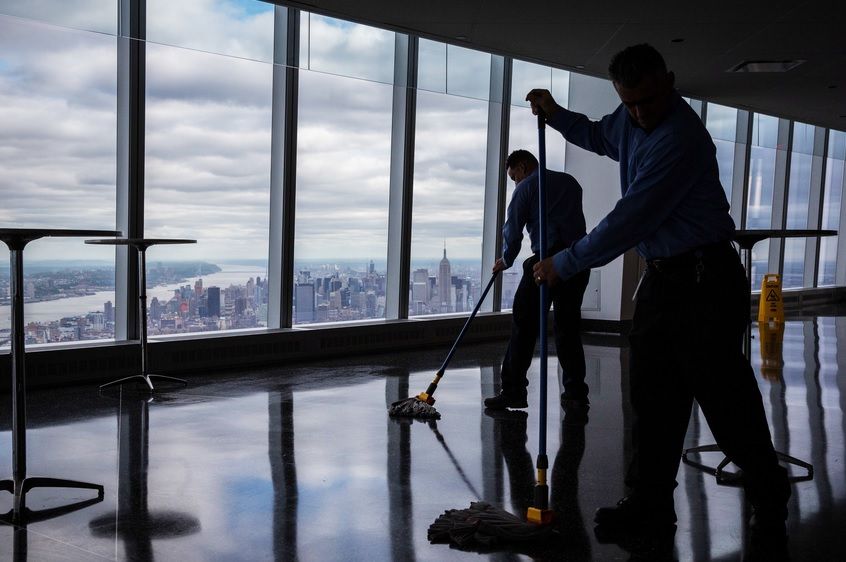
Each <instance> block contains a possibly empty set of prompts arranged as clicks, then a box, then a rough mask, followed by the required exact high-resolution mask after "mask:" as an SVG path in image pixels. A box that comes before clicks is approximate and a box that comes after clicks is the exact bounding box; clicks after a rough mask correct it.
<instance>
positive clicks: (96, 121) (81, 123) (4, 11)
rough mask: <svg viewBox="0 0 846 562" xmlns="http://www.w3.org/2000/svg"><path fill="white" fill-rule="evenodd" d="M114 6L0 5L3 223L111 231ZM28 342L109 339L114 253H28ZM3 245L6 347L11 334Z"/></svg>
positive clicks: (0, 311)
mask: <svg viewBox="0 0 846 562" xmlns="http://www.w3.org/2000/svg"><path fill="white" fill-rule="evenodd" d="M115 14H116V6H115V2H114V1H110V0H103V1H100V2H96V1H89V2H38V3H35V2H4V3H2V4H0V123H2V125H0V201H2V204H0V225H2V227H5V228H15V227H17V228H74V229H104V230H114V228H115V200H116V189H115V174H116V156H115V155H116V144H115V143H116V135H115V130H116V122H117V76H116V67H117V39H116V37H115V34H116V31H117V29H116V15H115ZM24 255H25V260H24V287H23V289H24V299H25V306H24V310H25V315H24V317H25V323H26V341H27V343H28V344H32V343H50V342H63V341H76V340H91V339H106V338H112V337H114V303H115V297H114V288H115V274H114V264H115V261H114V255H115V254H114V249H112V248H106V247H99V248H98V247H94V246H90V245H85V244H84V242H83V239H80V238H65V239H62V238H54V239H49V238H45V239H41V240H38V241H35V242H32V243H30V244H29V245H28V246H27V248H26V251H25V253H24ZM9 289H10V287H9V252H8V251H7V249H6V246H5V245H0V346H6V345H8V341H9V328H10V321H11V320H10V306H9V305H10V300H9Z"/></svg>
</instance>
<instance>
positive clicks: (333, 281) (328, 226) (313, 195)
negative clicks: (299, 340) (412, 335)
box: [294, 55, 393, 324]
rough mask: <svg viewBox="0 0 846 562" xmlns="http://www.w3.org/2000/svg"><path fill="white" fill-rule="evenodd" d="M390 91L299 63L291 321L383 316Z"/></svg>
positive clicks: (385, 62) (388, 64)
mask: <svg viewBox="0 0 846 562" xmlns="http://www.w3.org/2000/svg"><path fill="white" fill-rule="evenodd" d="M382 64H383V65H385V66H386V67H391V66H392V65H393V56H388V55H386V56H385V58H384V60H383V61H382ZM392 96H393V87H392V86H390V85H388V84H379V83H376V82H367V81H363V80H357V79H353V78H346V77H341V76H332V75H327V74H321V73H317V72H301V73H300V91H299V100H300V101H299V103H300V107H299V117H298V130H297V209H296V233H295V248H294V260H295V264H294V265H295V271H296V272H297V278H296V279H295V281H296V289H295V302H294V323H295V324H307V323H312V322H335V321H347V320H361V319H368V318H384V317H385V284H386V277H385V275H386V271H387V255H388V198H389V187H390V161H391V115H392V110H391V100H392Z"/></svg>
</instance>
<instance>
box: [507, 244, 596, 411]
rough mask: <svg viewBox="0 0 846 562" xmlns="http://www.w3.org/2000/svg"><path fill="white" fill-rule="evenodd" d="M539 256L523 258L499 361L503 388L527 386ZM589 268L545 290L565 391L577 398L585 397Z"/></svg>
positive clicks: (536, 328)
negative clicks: (584, 335) (507, 338)
mask: <svg viewBox="0 0 846 562" xmlns="http://www.w3.org/2000/svg"><path fill="white" fill-rule="evenodd" d="M536 263H538V257H537V256H532V257H530V258H529V259H527V260H526V261H524V262H523V277H522V278H521V279H520V285H518V287H517V292H516V293H514V304H513V305H512V310H511V340H510V341H509V342H508V350H507V351H506V352H505V359H503V361H502V390H503V392H506V393H515V394H523V393H525V392H526V387H528V386H529V379H528V378H526V373H527V372H528V370H529V366H530V365H531V363H532V356H533V355H534V353H535V343H536V342H537V339H538V332H539V331H540V287H538V286H537V285H536V284H535V280H534V277H533V275H532V267H534V265H535V264H536ZM589 279H590V271H583V272H581V273H579V274H578V275H576V276H575V277H572V278H570V279H568V280H567V281H564V282H559V283H558V284H557V285H555V286H554V287H552V288H551V289H550V290H549V291H547V295H548V301H549V302H547V311H548V310H549V308H548V307H549V306H550V304H552V305H554V306H555V322H554V330H555V349H556V351H557V353H558V361H559V363H561V368H562V369H563V371H564V375H563V376H562V379H563V380H562V382H563V384H564V392H565V393H566V394H567V395H568V396H573V397H576V398H581V397H586V396H587V393H588V387H587V385H586V384H585V351H584V348H583V347H582V336H581V321H582V297H584V294H585V289H586V288H587V284H588V280H589Z"/></svg>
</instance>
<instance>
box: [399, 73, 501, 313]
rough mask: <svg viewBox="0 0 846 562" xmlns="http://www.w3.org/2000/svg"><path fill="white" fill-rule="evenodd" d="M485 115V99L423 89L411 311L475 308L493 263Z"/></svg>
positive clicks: (416, 166) (416, 168) (417, 146)
mask: <svg viewBox="0 0 846 562" xmlns="http://www.w3.org/2000/svg"><path fill="white" fill-rule="evenodd" d="M478 80H479V81H480V82H481V81H482V80H484V81H487V80H488V77H487V76H484V77H479V78H478ZM486 83H487V82H486ZM487 119H488V104H487V103H486V102H484V101H480V100H475V99H468V98H462V97H456V96H451V95H444V94H434V93H430V92H423V91H421V92H418V95H417V126H416V143H415V152H414V158H415V163H414V213H413V219H412V239H411V284H412V286H411V287H410V288H409V289H410V291H411V299H410V305H409V314H410V315H413V316H416V315H422V314H434V313H448V312H466V311H469V310H472V308H473V306H475V302H476V299H478V297H479V295H480V294H481V287H480V282H481V279H482V278H483V277H484V278H485V279H487V277H488V275H489V272H490V268H491V266H492V265H493V264H482V263H481V255H482V209H483V205H484V194H485V156H486V154H485V153H486V143H487ZM424 279H426V281H425V282H424Z"/></svg>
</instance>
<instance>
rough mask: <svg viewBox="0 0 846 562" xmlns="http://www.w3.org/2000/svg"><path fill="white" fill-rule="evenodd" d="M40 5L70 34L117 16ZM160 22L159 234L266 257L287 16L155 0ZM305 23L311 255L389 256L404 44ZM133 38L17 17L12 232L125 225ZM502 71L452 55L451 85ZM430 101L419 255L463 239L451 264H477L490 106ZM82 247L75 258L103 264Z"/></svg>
mask: <svg viewBox="0 0 846 562" xmlns="http://www.w3.org/2000/svg"><path fill="white" fill-rule="evenodd" d="M30 4H31V8H32V9H31V10H30V11H29V12H28V13H26V14H22V15H23V16H24V17H40V15H39V14H43V13H48V12H49V13H51V14H52V15H51V18H52V19H51V20H50V21H52V22H53V23H58V24H61V25H79V26H81V27H83V28H87V29H94V28H97V29H100V28H104V27H105V28H108V25H106V22H107V20H109V18H111V16H108V17H106V16H104V15H103V13H104V11H103V10H102V8H101V7H100V4H98V3H96V2H94V1H93V0H90V1H83V0H78V1H76V2H71V3H56V2H49V3H48V2H38V3H30ZM259 8H262V9H259ZM51 10H52V11H51ZM147 13H148V24H147V32H148V45H147V71H146V80H147V83H146V92H147V100H146V138H145V190H146V193H145V213H146V217H145V228H146V233H147V234H148V235H151V236H177V237H189V238H196V239H198V240H199V242H200V243H199V244H198V245H197V246H195V247H190V248H187V249H186V248H176V247H174V248H163V249H160V250H159V252H158V254H159V258H160V259H169V258H171V257H174V258H177V257H179V258H182V257H184V256H189V257H200V258H203V259H209V260H214V259H227V258H228V259H231V258H233V257H249V258H263V257H266V255H267V247H268V232H269V228H268V222H269V212H270V210H269V204H270V152H271V151H270V149H271V112H272V96H273V94H274V93H273V72H274V66H273V64H271V61H272V52H273V51H272V48H273V6H271V5H270V4H267V5H266V6H265V5H263V4H262V3H260V2H252V3H244V2H234V1H233V2H219V1H213V0H190V1H183V2H177V3H166V2H165V1H164V0H149V1H148V4H147ZM18 15H21V14H18ZM304 17H305V20H304V24H303V29H304V33H307V36H308V39H309V42H308V48H307V49H305V50H304V53H303V57H304V61H303V64H308V65H309V68H310V69H311V70H302V71H301V72H300V77H299V85H300V89H299V107H298V112H299V115H298V131H297V137H298V139H297V140H298V151H297V166H298V172H297V208H296V218H297V226H296V233H297V237H298V239H297V240H296V242H295V243H296V247H297V251H298V255H297V257H298V258H299V259H309V258H322V257H326V258H331V257H338V256H339V253H340V255H342V256H350V257H354V258H358V257H368V256H371V257H376V258H378V257H380V256H385V255H386V253H387V223H388V221H387V207H388V200H389V181H390V180H389V178H390V150H391V116H392V100H393V96H394V87H393V86H392V85H391V81H392V77H393V65H394V61H393V48H394V34H393V33H392V32H388V31H385V30H379V29H374V28H368V27H366V26H361V25H357V24H352V23H347V22H341V21H338V20H332V19H331V18H325V17H322V16H315V15H312V16H311V17H310V18H308V16H307V14H306V15H305V16H304ZM98 18H99V19H98ZM72 22H76V23H72ZM92 22H95V23H96V22H99V23H96V25H95V23H92ZM106 31H107V32H108V31H109V30H108V29H106ZM115 31H116V30H115V29H112V31H111V32H112V33H114V32H115ZM119 40H120V39H118V38H116V37H114V36H110V35H108V34H106V35H103V34H96V33H90V32H80V31H75V30H69V29H65V28H60V27H55V26H51V25H45V24H43V23H36V22H31V21H27V20H25V19H18V18H9V17H3V16H0V119H2V120H3V123H4V127H3V128H2V130H0V177H2V179H0V196H2V199H3V201H4V205H3V208H2V210H0V218H2V219H3V223H4V224H6V225H11V226H15V225H16V226H39V225H43V226H51V227H77V228H91V227H96V228H114V223H115V219H114V217H115V205H116V192H115V182H116V166H117V162H116V150H117V142H116V136H117V135H116V126H117V95H116V92H117V76H116V74H117V73H116V68H117V44H118V41H119ZM489 67H490V56H489V55H486V54H483V53H474V52H472V51H469V50H467V49H460V48H455V49H453V48H450V51H449V83H450V85H449V91H451V92H458V93H463V94H464V95H470V94H473V93H474V92H475V93H477V94H478V93H481V94H480V95H481V97H486V95H487V88H488V85H487V83H488V73H489ZM477 90H478V92H477ZM418 100H419V101H418V114H417V123H416V129H417V135H416V139H415V163H414V167H415V176H414V178H415V187H414V211H413V212H414V215H413V221H414V224H413V237H414V248H415V250H414V251H415V252H417V253H419V254H420V255H423V254H426V255H427V257H428V256H440V252H441V248H442V244H443V240H444V239H445V238H446V239H448V240H449V244H450V255H454V256H462V255H463V256H469V257H473V256H478V255H479V253H480V246H481V212H482V202H483V193H484V174H485V151H486V142H487V137H486V134H487V103H486V102H485V101H483V100H479V99H468V98H462V97H457V96H453V95H443V94H432V93H430V92H423V91H421V92H419V94H418ZM77 246H79V245H78V244H76V245H74V246H73V248H74V250H73V253H72V254H70V255H72V256H75V255H79V256H83V255H85V256H88V255H89V254H90V252H89V250H88V249H87V248H86V249H82V250H81V249H79V248H78V247H77ZM48 247H50V248H53V247H54V246H48ZM45 251H46V250H45ZM62 251H63V252H64V250H62ZM68 255H69V254H64V253H63V254H61V255H56V256H49V257H64V258H67V257H68ZM45 257H47V256H45ZM417 257H420V256H417Z"/></svg>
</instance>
